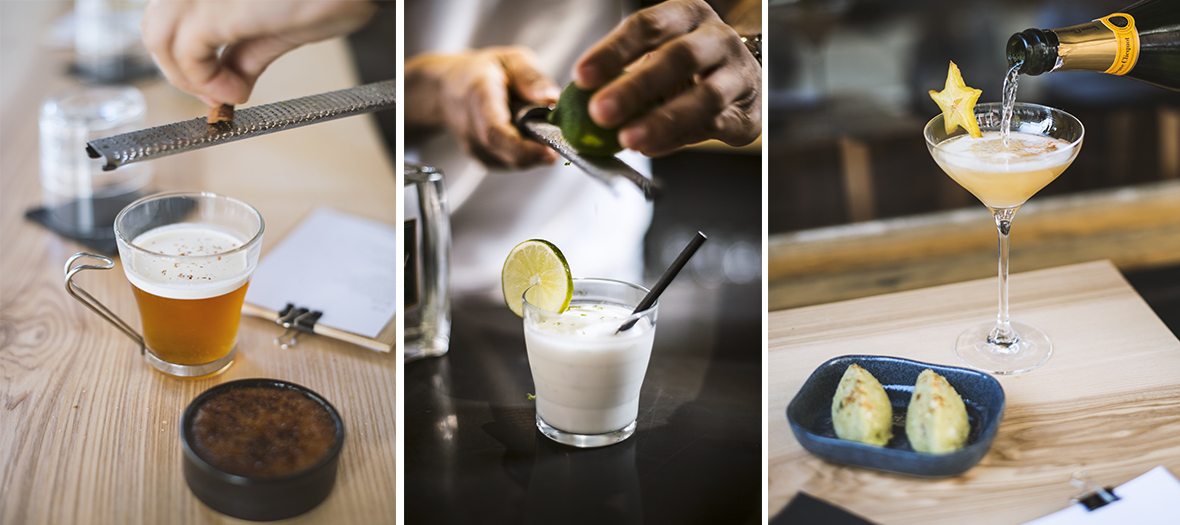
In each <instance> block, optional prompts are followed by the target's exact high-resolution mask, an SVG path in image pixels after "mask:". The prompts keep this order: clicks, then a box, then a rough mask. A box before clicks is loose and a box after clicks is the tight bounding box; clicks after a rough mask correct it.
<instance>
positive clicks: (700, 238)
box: [615, 232, 709, 333]
mask: <svg viewBox="0 0 1180 525" xmlns="http://www.w3.org/2000/svg"><path fill="white" fill-rule="evenodd" d="M707 240H709V239H708V238H707V237H705V234H703V233H701V232H697V234H696V235H695V236H693V238H692V240H691V241H688V246H685V247H684V249H683V250H680V255H677V256H676V260H675V261H672V266H669V267H668V269H667V270H664V275H661V276H660V279H659V280H658V281H656V284H655V286H652V287H651V291H650V292H647V295H645V296H643V300H641V301H639V304H638V305H636V306H635V311H634V312H631V313H632V315H634V314H637V313H639V312H642V311H644V310H647V309H648V308H651V305H653V304H656V299H659V298H660V294H662V293H664V289H665V288H667V287H668V284H670V283H671V282H672V279H675V278H676V274H678V273H680V269H681V268H684V265H686V264H688V260H689V259H691V258H692V255H693V254H694V253H696V252H697V249H698V248H700V247H701V245H702V244H705V241H707ZM637 322H639V319H632V320H630V321H627V322H626V323H624V324H623V326H621V327H619V329H618V331H616V332H615V333H619V332H626V331H627V330H630V329H631V327H632V326H635V323H637Z"/></svg>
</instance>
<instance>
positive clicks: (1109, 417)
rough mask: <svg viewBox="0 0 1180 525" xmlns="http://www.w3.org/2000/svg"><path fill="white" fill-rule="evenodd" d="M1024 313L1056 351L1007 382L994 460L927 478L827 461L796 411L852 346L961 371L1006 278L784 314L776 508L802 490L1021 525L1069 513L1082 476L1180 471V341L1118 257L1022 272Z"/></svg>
mask: <svg viewBox="0 0 1180 525" xmlns="http://www.w3.org/2000/svg"><path fill="white" fill-rule="evenodd" d="M1011 294H1012V295H1011V305H1012V306H1011V312H1012V317H1013V319H1015V320H1019V321H1023V322H1027V323H1030V324H1032V325H1034V326H1037V327H1039V328H1041V329H1042V330H1044V331H1045V333H1047V334H1048V335H1049V337H1050V339H1052V341H1053V343H1054V348H1053V355H1052V357H1050V359H1049V361H1048V362H1047V363H1046V364H1045V365H1044V366H1042V367H1041V368H1039V369H1036V370H1034V371H1032V372H1030V373H1028V374H1025V375H1022V376H1015V377H1000V378H999V380H1000V383H1001V384H1002V385H1003V387H1004V392H1005V394H1006V396H1007V408H1006V410H1005V412H1004V418H1003V420H1002V422H1001V424H1000V429H999V433H998V434H997V436H996V439H995V442H994V444H993V445H992V448H991V450H990V451H989V452H988V454H987V455H986V456H984V458H983V460H982V461H980V462H979V464H978V465H976V466H975V467H974V468H972V469H971V470H968V471H967V472H966V473H964V474H962V475H960V476H956V477H952V478H946V479H922V478H914V477H908V476H903V475H896V474H887V473H881V472H876V471H871V470H866V469H861V468H857V467H848V466H841V465H836V464H833V463H828V462H826V461H823V460H821V459H819V458H816V457H815V456H812V455H811V454H809V453H808V452H806V451H805V450H803V448H802V447H801V446H800V445H799V442H798V441H797V440H796V439H795V437H794V435H793V434H792V433H791V430H790V427H789V426H788V424H787V419H786V407H787V404H788V403H790V401H791V399H792V398H793V397H794V395H795V394H796V393H797V392H798V390H799V388H800V387H801V386H802V385H803V382H804V381H805V380H806V379H807V377H808V376H809V375H810V374H811V372H812V371H813V370H815V368H816V367H818V366H819V365H820V364H822V363H823V362H824V361H826V360H828V359H829V358H832V357H835V356H840V355H847V354H876V355H893V356H899V357H906V358H910V359H916V360H919V361H926V362H930V363H938V364H945V365H955V366H961V363H959V361H958V359H957V358H956V357H955V355H954V352H953V349H952V344H953V342H954V340H955V338H956V337H957V336H958V334H959V333H960V332H962V331H963V330H964V329H965V328H966V327H968V326H970V325H971V324H972V323H976V322H981V321H984V320H987V319H988V318H994V316H995V308H996V279H995V278H994V277H993V278H991V279H982V280H978V281H969V282H963V283H957V284H951V285H945V286H939V287H934V288H926V289H922V290H913V291H908V292H900V293H894V294H889V295H881V296H877V297H868V298H863V299H857V300H852V301H846V302H839V303H831V304H825V305H818V306H810V307H805V308H798V309H794V310H785V311H779V312H771V313H770V315H769V319H768V323H769V324H768V337H769V375H768V377H769V399H768V400H767V401H768V403H767V406H768V407H769V408H768V410H769V412H768V414H767V417H768V422H769V440H770V443H769V465H768V468H769V480H768V493H769V511H770V514H771V516H773V515H775V514H777V513H778V512H779V511H780V510H781V509H782V508H783V507H784V506H785V505H786V504H787V503H788V501H789V500H790V499H791V497H793V496H794V495H795V494H796V493H797V492H799V491H804V492H807V493H809V494H811V495H813V496H816V497H819V498H821V499H824V500H827V501H830V502H832V503H834V504H836V505H839V506H841V507H844V508H846V509H848V510H850V511H852V512H855V513H857V514H860V515H862V516H864V517H866V518H868V519H870V520H873V521H874V522H877V523H881V524H882V525H888V524H891V523H955V524H963V523H986V524H1004V523H1022V522H1025V521H1028V520H1031V519H1034V518H1037V517H1040V516H1043V515H1046V514H1049V513H1052V512H1054V511H1057V510H1060V509H1062V508H1065V507H1066V506H1068V504H1069V498H1070V496H1071V495H1072V494H1074V493H1075V492H1076V489H1075V488H1074V487H1073V486H1072V485H1070V484H1069V483H1068V482H1069V478H1070V475H1071V474H1072V473H1073V472H1075V471H1079V470H1083V469H1084V470H1088V471H1089V472H1090V474H1091V476H1092V479H1093V480H1094V481H1095V482H1097V483H1100V484H1103V485H1107V486H1114V485H1119V484H1122V483H1124V482H1126V481H1128V480H1130V479H1132V478H1134V477H1137V476H1139V475H1140V474H1143V473H1145V472H1147V471H1148V470H1150V469H1152V468H1154V467H1156V466H1159V465H1164V466H1166V467H1167V468H1168V469H1169V470H1171V471H1172V472H1173V473H1176V474H1180V341H1177V340H1176V337H1175V336H1173V335H1172V333H1171V332H1169V331H1168V329H1167V328H1166V327H1165V326H1164V325H1163V323H1162V322H1160V320H1159V318H1158V317H1156V316H1155V314H1154V313H1153V312H1152V311H1151V309H1150V308H1148V306H1147V304H1146V303H1144V302H1143V300H1142V299H1141V298H1140V297H1139V296H1138V295H1137V294H1136V293H1135V291H1134V290H1132V289H1131V287H1130V286H1129V285H1128V284H1127V282H1126V281H1125V280H1124V279H1123V278H1122V276H1121V275H1120V274H1119V273H1118V270H1116V269H1115V268H1114V266H1113V265H1112V264H1111V263H1110V262H1109V261H1099V262H1091V263H1084V264H1078V265H1072V266H1064V267H1059V268H1053V269H1048V270H1038V271H1034V272H1028V273H1022V274H1016V275H1013V276H1012V280H1011Z"/></svg>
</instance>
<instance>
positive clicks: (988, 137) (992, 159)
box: [934, 131, 1075, 208]
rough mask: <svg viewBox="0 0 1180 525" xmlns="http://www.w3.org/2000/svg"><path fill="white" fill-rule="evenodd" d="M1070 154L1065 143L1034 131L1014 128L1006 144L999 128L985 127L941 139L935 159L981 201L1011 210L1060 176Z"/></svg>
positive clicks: (1068, 162)
mask: <svg viewBox="0 0 1180 525" xmlns="http://www.w3.org/2000/svg"><path fill="white" fill-rule="evenodd" d="M1074 153H1075V149H1074V148H1073V147H1072V145H1071V144H1070V143H1069V142H1066V141H1064V140H1060V139H1055V138H1051V137H1046V136H1044V135H1035V134H1032V133H1019V132H1014V133H1012V134H1011V135H1010V136H1009V138H1008V145H1007V146H1005V145H1004V142H1003V138H1002V137H1001V136H1000V133H999V132H997V131H989V132H987V133H984V134H983V137H982V138H971V137H970V136H967V135H960V136H958V137H954V138H950V139H947V140H945V141H943V142H940V143H939V144H938V145H937V146H935V148H934V160H935V162H937V163H938V165H939V166H940V167H942V169H943V171H946V173H947V175H950V176H951V178H952V179H955V182H958V183H959V185H961V186H963V187H964V188H966V189H967V191H970V192H971V193H972V194H973V195H975V196H976V197H978V198H979V200H980V201H982V202H983V203H984V204H985V205H987V206H991V207H993V208H1012V207H1015V206H1020V205H1021V204H1024V202H1025V201H1027V200H1028V199H1029V197H1032V196H1033V194H1035V193H1036V192H1038V191H1040V190H1041V188H1044V187H1045V186H1046V185H1048V184H1049V183H1050V182H1053V180H1054V179H1056V178H1057V176H1058V175H1061V172H1063V171H1065V168H1067V167H1069V164H1070V163H1071V162H1073V159H1074Z"/></svg>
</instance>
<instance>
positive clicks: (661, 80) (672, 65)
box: [574, 0, 762, 156]
mask: <svg viewBox="0 0 1180 525" xmlns="http://www.w3.org/2000/svg"><path fill="white" fill-rule="evenodd" d="M624 66H626V67H627V72H626V73H625V74H622V75H618V76H617V78H616V77H615V75H616V74H617V73H618V72H619V71H620V70H621V69H622V68H623V67H624ZM574 75H575V78H576V79H577V82H578V85H579V87H582V88H594V87H596V86H597V92H596V93H595V94H594V95H593V96H592V97H591V99H590V104H589V113H590V118H591V119H592V120H593V121H594V122H595V123H596V124H598V125H599V126H602V127H604V128H619V127H620V126H621V129H620V132H619V142H620V143H621V144H622V145H623V147H626V148H629V149H633V150H637V151H640V152H642V153H644V154H647V155H652V156H655V155H661V154H665V153H668V152H670V151H672V150H673V149H675V148H677V147H680V146H683V145H687V144H692V143H695V142H700V141H702V140H706V139H710V138H715V139H719V140H722V141H724V142H726V143H729V144H731V145H743V144H746V143H749V142H750V141H752V140H753V139H754V138H756V137H757V136H758V133H760V132H761V125H762V116H761V108H760V105H761V84H762V68H761V66H760V65H759V64H758V63H757V61H756V60H755V59H754V58H753V57H752V56H750V54H749V52H748V51H747V50H746V48H745V46H744V45H743V44H742V42H741V38H740V37H738V35H737V33H736V32H735V31H734V30H733V29H732V28H731V27H729V26H728V25H726V24H725V23H724V22H723V21H721V19H720V17H718V16H717V14H716V13H715V12H713V10H712V9H711V8H710V7H709V6H708V4H705V3H704V2H703V1H702V0H669V1H667V2H664V3H662V4H659V5H657V6H655V7H652V8H649V9H645V10H642V11H640V12H638V13H636V14H635V15H633V16H631V17H630V18H628V19H627V20H625V21H624V22H623V23H622V24H621V25H620V26H619V27H617V28H616V29H615V30H614V31H612V32H611V33H610V34H609V35H607V37H606V38H604V39H603V40H601V41H600V42H599V43H597V44H595V46H594V47H592V48H591V49H590V50H589V51H587V52H586V54H584V55H583V56H582V58H581V59H579V61H578V63H577V64H575V67H574Z"/></svg>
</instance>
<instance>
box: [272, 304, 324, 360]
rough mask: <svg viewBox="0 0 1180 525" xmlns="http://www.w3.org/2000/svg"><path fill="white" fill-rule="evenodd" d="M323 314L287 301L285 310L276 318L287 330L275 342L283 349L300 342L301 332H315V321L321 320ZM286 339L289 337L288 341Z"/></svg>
mask: <svg viewBox="0 0 1180 525" xmlns="http://www.w3.org/2000/svg"><path fill="white" fill-rule="evenodd" d="M322 315H324V313H323V312H320V311H317V310H309V309H307V308H297V307H296V306H295V305H294V304H292V303H287V306H286V307H284V308H283V311H281V312H279V318H278V319H275V323H277V324H278V325H279V326H282V327H283V328H286V329H287V331H286V332H283V335H280V336H278V337H276V338H275V341H274V342H275V344H276V345H279V348H283V349H287V348H291V347H292V346H295V345H296V344H297V343H299V341H298V339H299V333H300V332H304V333H309V334H314V333H315V323H316V321H319V319H320V316H322ZM284 339H287V341H284Z"/></svg>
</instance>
